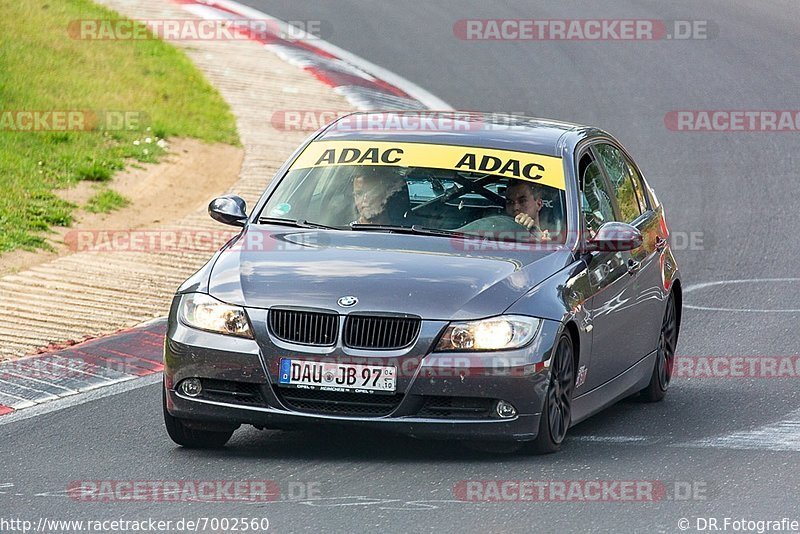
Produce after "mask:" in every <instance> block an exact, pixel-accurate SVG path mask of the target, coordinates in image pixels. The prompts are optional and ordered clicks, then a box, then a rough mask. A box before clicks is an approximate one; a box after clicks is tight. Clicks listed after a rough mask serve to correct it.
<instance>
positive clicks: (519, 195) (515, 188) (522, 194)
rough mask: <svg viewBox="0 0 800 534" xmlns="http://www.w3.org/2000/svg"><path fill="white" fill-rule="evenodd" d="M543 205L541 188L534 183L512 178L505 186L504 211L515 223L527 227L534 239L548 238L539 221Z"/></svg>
mask: <svg viewBox="0 0 800 534" xmlns="http://www.w3.org/2000/svg"><path fill="white" fill-rule="evenodd" d="M543 205H544V202H543V201H542V190H541V188H540V187H539V186H538V185H536V184H533V183H531V182H526V181H523V180H514V181H512V182H511V184H510V185H509V186H508V187H507V188H506V213H507V214H508V215H510V216H511V217H513V218H514V221H516V222H517V224H520V225H522V226H524V227H525V228H527V229H528V231H529V232H530V233H531V235H532V237H533V238H534V239H536V240H542V239H549V236H548V235H547V230H544V231H543V230H542V227H541V224H540V222H539V212H540V211H541V209H542V206H543Z"/></svg>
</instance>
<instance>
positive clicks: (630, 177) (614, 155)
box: [594, 143, 647, 223]
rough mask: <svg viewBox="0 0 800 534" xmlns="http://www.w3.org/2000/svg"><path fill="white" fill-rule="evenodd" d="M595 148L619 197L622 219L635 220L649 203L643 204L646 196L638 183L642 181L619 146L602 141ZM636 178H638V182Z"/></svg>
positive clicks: (628, 221) (625, 220)
mask: <svg viewBox="0 0 800 534" xmlns="http://www.w3.org/2000/svg"><path fill="white" fill-rule="evenodd" d="M594 148H595V150H596V151H597V156H598V157H599V158H600V161H601V162H602V163H603V167H605V169H606V173H607V174H608V179H609V180H610V181H611V187H612V189H613V194H614V197H616V199H617V206H619V211H620V214H619V218H620V220H621V221H622V222H626V223H630V222H633V221H634V220H635V219H636V218H638V217H639V215H641V214H642V212H643V211H644V210H645V209H647V204H646V203H644V204H642V202H643V201H644V197H643V195H642V191H641V186H640V185H638V184H639V183H641V182H640V181H639V177H638V175H637V174H636V173H635V171H634V170H633V168H632V167H631V166H630V165H629V164H628V162H627V160H626V159H625V156H624V155H623V154H622V151H620V150H619V149H618V148H617V147H615V146H613V145H609V144H607V143H601V144H598V145H595V147H594ZM634 180H636V184H635V183H634Z"/></svg>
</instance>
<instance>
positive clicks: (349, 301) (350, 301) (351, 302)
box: [339, 295, 358, 308]
mask: <svg viewBox="0 0 800 534" xmlns="http://www.w3.org/2000/svg"><path fill="white" fill-rule="evenodd" d="M356 304H358V299H357V298H355V297H354V296H352V295H347V296H346V297H342V298H340V299H339V306H341V307H342V308H349V307H350V306H355V305H356Z"/></svg>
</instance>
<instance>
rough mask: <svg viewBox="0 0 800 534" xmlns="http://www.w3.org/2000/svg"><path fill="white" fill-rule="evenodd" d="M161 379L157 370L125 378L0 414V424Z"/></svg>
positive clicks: (157, 381)
mask: <svg viewBox="0 0 800 534" xmlns="http://www.w3.org/2000/svg"><path fill="white" fill-rule="evenodd" d="M161 380H162V378H161V373H160V372H159V373H155V374H152V375H147V376H145V377H142V378H136V379H133V380H125V381H124V382H119V383H116V384H113V385H110V386H105V387H101V388H99V389H93V390H90V391H87V392H86V393H83V394H81V395H73V396H70V397H65V398H61V399H58V400H54V401H50V402H46V403H44V404H39V405H36V406H32V407H30V408H26V409H24V410H20V411H18V412H12V413H10V414H7V415H3V416H0V426H2V425H7V424H9V423H16V422H17V421H22V420H24V419H30V418H31V417H36V416H39V415H44V414H46V413H51V412H57V411H59V410H64V409H66V408H72V407H73V406H78V405H81V404H84V403H87V402H91V401H94V400H98V399H102V398H104V397H110V396H112V395H119V394H120V393H125V392H127V391H131V390H134V389H138V388H141V387H144V386H149V385H151V384H157V383H159V382H161Z"/></svg>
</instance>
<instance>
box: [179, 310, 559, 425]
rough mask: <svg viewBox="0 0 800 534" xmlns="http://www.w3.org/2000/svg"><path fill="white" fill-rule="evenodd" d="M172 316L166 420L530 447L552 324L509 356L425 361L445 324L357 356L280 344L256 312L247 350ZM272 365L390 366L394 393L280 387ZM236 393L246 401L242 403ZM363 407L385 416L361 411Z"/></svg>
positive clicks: (554, 331) (431, 324) (242, 342)
mask: <svg viewBox="0 0 800 534" xmlns="http://www.w3.org/2000/svg"><path fill="white" fill-rule="evenodd" d="M174 309H175V307H174V306H173V311H172V313H171V314H170V319H169V323H168V330H167V340H166V343H165V349H164V381H165V387H166V388H167V410H168V411H169V413H170V414H171V415H173V416H174V417H178V418H181V419H185V420H187V421H192V422H194V423H195V424H200V425H202V424H207V425H212V426H213V425H218V426H226V425H231V426H236V425H238V424H251V425H254V426H256V427H259V428H303V427H306V428H307V427H319V426H322V425H355V426H359V427H364V428H374V429H376V430H382V431H389V432H399V433H402V434H406V435H411V436H415V437H424V438H444V439H475V440H513V441H527V440H532V439H534V438H535V437H536V433H537V430H538V428H539V417H540V414H541V411H542V406H543V404H544V397H545V392H546V388H547V380H548V378H549V368H548V367H547V363H548V361H549V359H550V356H551V355H552V351H553V346H554V344H555V341H556V340H557V339H558V335H559V328H560V325H559V324H558V323H557V322H554V321H544V322H543V324H542V327H541V329H540V331H539V334H538V335H537V337H536V339H535V340H534V341H533V343H532V344H531V345H529V346H527V347H525V348H524V349H520V350H517V351H508V352H502V353H493V354H491V355H489V354H486V353H484V354H466V353H464V354H429V353H428V351H429V350H430V348H431V347H432V345H433V343H434V342H435V340H436V338H437V337H438V335H439V334H440V332H441V330H442V329H443V328H444V327H445V326H446V324H447V323H446V322H443V321H423V326H422V329H421V332H420V335H419V338H418V340H417V342H416V343H415V344H414V345H413V346H412V347H409V348H408V349H404V350H401V351H372V352H365V351H358V350H352V349H347V348H345V347H342V346H340V345H337V346H335V347H330V348H325V349H321V348H319V347H303V346H291V345H287V344H286V343H284V342H281V341H280V340H276V339H274V338H272V336H271V334H269V332H267V329H266V326H265V325H266V321H265V320H264V319H265V316H266V311H263V310H248V313H249V314H250V319H251V324H252V325H253V328H254V333H255V336H256V339H257V340H258V341H255V340H250V339H242V338H236V337H231V336H224V335H220V334H214V333H209V332H203V331H199V330H195V329H192V328H188V327H186V326H185V325H183V324H181V323H180V322H179V321H177V320H176V317H175V313H174ZM262 313H263V315H264V317H263V318H262V317H260V314H262ZM259 325H264V326H262V327H259ZM376 354H377V355H376ZM415 355H422V356H415ZM281 357H284V358H285V357H292V358H296V359H303V358H308V359H312V358H313V359H317V360H331V361H338V362H345V361H350V362H353V363H369V364H373V365H387V364H388V365H396V366H397V368H398V378H397V394H396V395H394V396H387V395H367V394H350V393H332V394H330V395H327V394H324V393H320V392H308V391H306V390H297V389H287V388H284V387H280V386H278V385H277V370H278V366H279V361H280V358H281ZM185 378H200V379H201V381H205V382H206V383H212V384H223V385H224V386H222V389H223V390H227V389H230V390H231V391H232V392H233V393H231V394H230V395H227V396H226V395H224V394H223V395H211V394H209V395H205V396H204V395H201V396H200V397H197V398H190V397H188V396H186V395H184V394H182V393H179V392H178V391H176V386H177V385H178V384H179V383H180V381H181V380H183V379H185ZM218 389H219V388H218ZM239 390H241V391H245V390H246V391H247V392H248V393H247V395H248V396H247V398H246V400H245V399H244V397H241V396H239V395H240V393H237V392H238V391H239ZM298 395H299V396H301V397H303V399H300V400H298V399H297V396H298ZM331 399H333V400H331ZM372 399H374V400H375V401H376V402H380V403H384V404H385V405H386V406H387V407H386V408H385V409H382V410H370V406H369V403H370V402H371V400H372ZM499 400H504V401H506V402H509V403H511V404H512V405H513V406H514V407H515V408H516V410H517V414H516V415H515V416H514V417H511V418H506V419H501V418H500V417H499V416H498V415H497V414H496V412H495V411H494V406H495V405H496V402H497V401H499ZM448 407H450V408H449V409H448Z"/></svg>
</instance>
